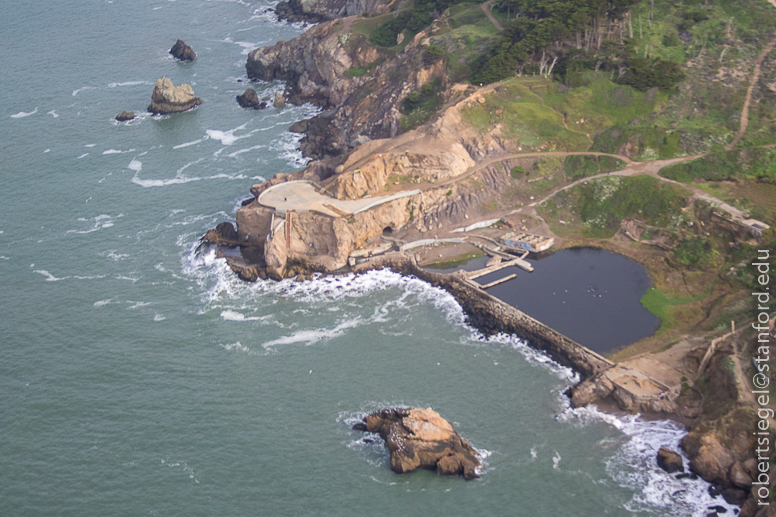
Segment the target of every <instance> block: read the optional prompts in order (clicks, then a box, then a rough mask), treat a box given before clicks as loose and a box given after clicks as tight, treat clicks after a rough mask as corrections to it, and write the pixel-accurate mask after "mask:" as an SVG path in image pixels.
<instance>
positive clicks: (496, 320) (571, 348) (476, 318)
mask: <svg viewBox="0 0 776 517" xmlns="http://www.w3.org/2000/svg"><path fill="white" fill-rule="evenodd" d="M382 268H389V269H391V270H393V271H395V272H397V273H400V274H403V275H413V276H416V277H418V278H420V279H421V280H424V281H426V282H428V283H429V284H431V285H433V286H435V287H441V288H442V289H444V290H446V291H447V292H449V293H450V294H452V295H453V297H455V299H456V301H457V302H458V303H459V304H460V305H461V307H462V308H463V310H464V312H465V313H466V315H467V322H468V324H469V325H471V326H472V327H474V328H476V329H477V330H479V331H480V332H482V333H483V334H485V335H493V334H498V333H500V332H506V333H509V334H515V335H516V336H518V337H519V338H520V339H523V340H525V341H526V342H527V343H528V344H529V345H530V346H531V347H533V348H536V349H539V350H542V351H543V352H546V353H547V354H548V355H550V357H552V358H553V359H554V360H556V361H557V362H559V363H560V364H562V365H564V366H569V367H571V368H573V369H574V370H576V371H578V372H579V373H581V374H582V375H584V376H591V375H595V374H596V373H599V372H602V371H604V370H606V369H608V368H610V367H611V366H614V363H612V362H611V361H609V360H608V359H606V358H605V357H603V356H602V355H600V354H597V353H596V352H593V351H592V350H590V349H589V348H586V347H584V346H582V345H580V344H579V343H577V342H576V341H573V340H571V339H569V338H568V337H566V336H564V335H563V334H561V333H560V332H558V331H556V330H554V329H552V328H550V327H548V326H547V325H545V324H543V323H542V322H540V321H537V320H535V319H534V318H532V317H530V316H529V315H527V314H525V313H524V312H522V311H520V310H518V309H517V308H515V307H513V306H511V305H509V304H508V303H505V302H503V301H501V300H499V299H498V298H495V297H493V296H491V295H489V294H488V293H486V292H485V291H483V290H482V289H479V288H478V287H476V286H475V285H473V284H472V283H471V282H470V281H468V280H467V279H466V278H465V277H463V276H462V275H459V274H456V273H453V274H445V273H432V272H430V271H426V270H424V269H423V268H421V267H419V266H418V264H417V262H416V261H415V258H414V257H408V256H403V255H398V254H394V255H392V256H386V257H381V258H378V259H374V260H370V261H369V262H365V263H363V264H359V265H358V266H356V267H354V268H353V271H354V272H357V273H358V272H364V271H369V270H372V269H382Z"/></svg>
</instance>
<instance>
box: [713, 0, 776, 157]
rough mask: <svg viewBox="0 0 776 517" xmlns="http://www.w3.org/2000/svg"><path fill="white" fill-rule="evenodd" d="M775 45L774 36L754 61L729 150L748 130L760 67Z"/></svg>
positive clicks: (775, 2)
mask: <svg viewBox="0 0 776 517" xmlns="http://www.w3.org/2000/svg"><path fill="white" fill-rule="evenodd" d="M769 1H770V2H771V3H772V4H773V6H774V7H776V0H769ZM774 45H776V38H774V39H773V41H771V42H770V44H769V45H768V46H767V47H765V48H764V49H763V51H762V52H761V53H760V55H759V56H757V61H755V62H754V72H753V73H752V80H751V81H750V82H749V89H748V90H747V91H746V100H744V107H743V109H742V110H741V125H740V127H739V130H738V134H736V137H735V138H734V139H733V141H732V142H730V143H729V144H728V145H727V146H725V149H727V150H728V151H730V150H731V149H733V148H734V147H735V146H736V144H738V142H739V141H740V140H741V138H742V137H743V136H744V133H745V132H746V127H747V126H748V125H749V104H751V102H752V92H753V91H754V87H755V86H757V81H759V80H760V67H761V65H762V64H763V61H764V60H765V56H767V55H768V54H769V53H770V52H771V51H772V50H773V47H774Z"/></svg>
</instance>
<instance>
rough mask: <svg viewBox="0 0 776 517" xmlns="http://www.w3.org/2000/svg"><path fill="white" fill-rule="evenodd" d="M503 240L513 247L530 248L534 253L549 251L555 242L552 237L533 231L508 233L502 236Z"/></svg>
mask: <svg viewBox="0 0 776 517" xmlns="http://www.w3.org/2000/svg"><path fill="white" fill-rule="evenodd" d="M501 242H503V243H504V244H506V245H507V246H511V247H512V248H518V249H522V250H528V251H530V252H532V253H540V252H542V251H547V250H548V249H550V248H551V247H552V245H553V244H555V239H553V238H552V237H542V236H541V235H534V234H532V233H508V234H506V235H504V236H503V237H501Z"/></svg>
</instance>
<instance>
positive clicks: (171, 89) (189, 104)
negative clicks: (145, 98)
mask: <svg viewBox="0 0 776 517" xmlns="http://www.w3.org/2000/svg"><path fill="white" fill-rule="evenodd" d="M200 104H202V99H200V98H199V97H195V96H194V90H193V89H192V88H191V86H190V85H188V84H182V85H180V86H175V85H173V84H172V80H170V79H169V78H167V77H162V78H161V79H157V80H156V86H154V93H153V94H152V95H151V104H150V105H149V106H148V111H150V112H151V113H154V114H156V115H166V114H168V113H180V112H181V111H187V110H190V109H191V108H193V107H195V106H199V105H200Z"/></svg>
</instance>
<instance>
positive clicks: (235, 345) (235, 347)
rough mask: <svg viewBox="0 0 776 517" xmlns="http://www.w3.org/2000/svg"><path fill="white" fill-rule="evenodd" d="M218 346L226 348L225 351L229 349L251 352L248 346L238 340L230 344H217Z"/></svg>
mask: <svg viewBox="0 0 776 517" xmlns="http://www.w3.org/2000/svg"><path fill="white" fill-rule="evenodd" d="M219 346H220V347H221V348H223V349H224V350H227V351H229V350H239V351H240V352H248V353H250V352H251V349H250V348H248V347H247V346H245V345H243V344H242V343H240V342H239V341H238V342H237V343H232V344H230V345H219Z"/></svg>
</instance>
